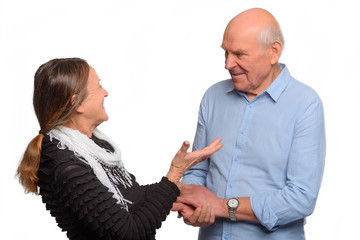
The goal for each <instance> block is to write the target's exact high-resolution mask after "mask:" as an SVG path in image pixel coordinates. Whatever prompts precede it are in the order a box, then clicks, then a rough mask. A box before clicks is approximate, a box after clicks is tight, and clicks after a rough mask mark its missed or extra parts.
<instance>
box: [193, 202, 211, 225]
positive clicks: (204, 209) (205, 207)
mask: <svg viewBox="0 0 360 240" xmlns="http://www.w3.org/2000/svg"><path fill="white" fill-rule="evenodd" d="M208 211H209V209H208V204H203V205H202V206H201V213H200V215H199V217H198V219H197V220H196V222H197V223H199V224H202V223H204V221H205V218H206V215H207V214H208Z"/></svg>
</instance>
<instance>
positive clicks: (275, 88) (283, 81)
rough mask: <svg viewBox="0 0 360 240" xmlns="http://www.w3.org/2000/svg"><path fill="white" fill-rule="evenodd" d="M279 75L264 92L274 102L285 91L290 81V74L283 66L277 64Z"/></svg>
mask: <svg viewBox="0 0 360 240" xmlns="http://www.w3.org/2000/svg"><path fill="white" fill-rule="evenodd" d="M279 66H280V69H281V73H280V74H279V76H277V77H276V78H275V80H274V81H273V82H272V83H271V84H270V86H269V87H268V88H267V89H266V90H265V92H267V93H268V94H269V96H270V97H271V98H272V99H273V100H274V102H276V101H277V100H278V99H279V97H280V95H281V93H282V92H283V91H284V90H285V88H286V86H287V84H288V83H289V81H290V72H289V70H288V68H287V67H286V65H285V64H282V63H279Z"/></svg>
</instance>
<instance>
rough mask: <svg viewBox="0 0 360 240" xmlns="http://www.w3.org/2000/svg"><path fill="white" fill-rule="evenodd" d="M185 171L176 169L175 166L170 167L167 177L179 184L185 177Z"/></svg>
mask: <svg viewBox="0 0 360 240" xmlns="http://www.w3.org/2000/svg"><path fill="white" fill-rule="evenodd" d="M183 174H184V173H183V171H181V170H180V168H178V167H175V166H174V165H171V166H170V169H169V172H168V173H167V175H166V177H167V178H168V179H169V180H170V181H171V182H173V183H175V184H177V183H178V182H179V181H180V179H181V177H182V176H183Z"/></svg>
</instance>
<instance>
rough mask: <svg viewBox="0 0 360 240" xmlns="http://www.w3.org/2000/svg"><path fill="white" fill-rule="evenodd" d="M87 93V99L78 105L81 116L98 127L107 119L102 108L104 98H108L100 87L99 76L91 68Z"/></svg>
mask: <svg viewBox="0 0 360 240" xmlns="http://www.w3.org/2000/svg"><path fill="white" fill-rule="evenodd" d="M87 93H88V95H87V97H86V98H85V100H84V101H83V102H82V103H81V104H80V108H81V112H82V116H83V117H85V119H86V122H89V124H91V125H94V126H98V125H99V124H101V123H102V122H104V121H106V120H108V119H109V116H108V115H107V113H106V111H105V108H104V98H105V97H107V96H108V92H107V91H106V90H105V89H104V88H103V87H102V86H101V84H100V79H99V76H98V75H97V73H96V71H95V69H94V68H93V67H91V66H90V72H89V80H88V85H87Z"/></svg>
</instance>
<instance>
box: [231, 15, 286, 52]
mask: <svg viewBox="0 0 360 240" xmlns="http://www.w3.org/2000/svg"><path fill="white" fill-rule="evenodd" d="M239 32H242V33H246V35H247V36H254V37H255V38H256V40H257V41H258V42H259V43H260V44H262V45H263V47H265V48H266V47H267V46H269V45H270V44H272V43H273V42H274V41H278V42H280V44H281V45H282V46H283V45H284V38H283V35H282V32H281V29H280V26H279V24H278V22H277V21H276V19H275V17H274V16H273V15H272V14H271V13H270V12H268V11H266V10H264V9H261V8H252V9H249V10H246V11H244V12H242V13H240V14H238V15H237V16H235V17H234V18H233V19H232V20H231V21H230V22H229V24H228V25H227V27H226V29H225V33H224V37H225V35H227V36H228V35H229V34H230V35H234V34H237V33H239Z"/></svg>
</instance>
